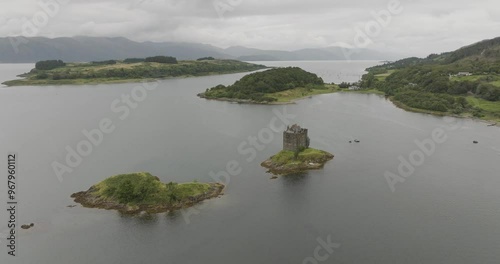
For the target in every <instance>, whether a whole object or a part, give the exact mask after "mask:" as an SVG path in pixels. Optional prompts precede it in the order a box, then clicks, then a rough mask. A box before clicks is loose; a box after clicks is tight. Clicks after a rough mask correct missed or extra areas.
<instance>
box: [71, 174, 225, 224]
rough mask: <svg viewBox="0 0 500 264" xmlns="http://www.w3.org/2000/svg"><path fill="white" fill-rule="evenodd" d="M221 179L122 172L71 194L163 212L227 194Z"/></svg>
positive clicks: (132, 210)
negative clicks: (167, 179)
mask: <svg viewBox="0 0 500 264" xmlns="http://www.w3.org/2000/svg"><path fill="white" fill-rule="evenodd" d="M223 190H224V185H223V184H221V183H198V182H190V183H180V184H178V183H174V182H170V183H162V182H160V179H159V178H158V177H156V176H153V175H151V174H150V173H147V172H140V173H131V174H121V175H116V176H113V177H110V178H107V179H105V180H104V181H102V182H100V183H98V184H96V185H94V186H92V187H90V189H88V190H87V191H83V192H77V193H74V194H72V195H71V197H72V198H74V200H75V202H77V203H80V204H82V205H83V206H84V207H89V208H100V209H107V210H118V211H120V212H122V213H127V214H136V213H140V212H147V213H161V212H167V211H172V210H177V209H181V208H186V207H191V206H193V205H195V204H197V203H199V202H201V201H204V200H207V199H211V198H215V197H218V196H219V195H222V194H223Z"/></svg>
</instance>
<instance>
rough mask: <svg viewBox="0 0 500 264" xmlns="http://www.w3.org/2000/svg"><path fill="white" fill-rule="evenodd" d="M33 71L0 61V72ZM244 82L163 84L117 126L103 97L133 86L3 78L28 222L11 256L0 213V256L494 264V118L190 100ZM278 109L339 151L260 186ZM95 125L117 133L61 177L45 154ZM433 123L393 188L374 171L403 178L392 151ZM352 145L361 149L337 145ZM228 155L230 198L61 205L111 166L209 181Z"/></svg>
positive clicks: (6, 143) (497, 221)
mask: <svg viewBox="0 0 500 264" xmlns="http://www.w3.org/2000/svg"><path fill="white" fill-rule="evenodd" d="M260 63H263V64H266V65H269V66H300V67H303V68H304V69H306V70H309V71H312V72H315V73H317V74H318V75H320V76H321V77H323V78H324V80H325V81H327V82H336V83H338V82H340V81H350V82H352V81H356V80H358V79H359V76H361V75H362V74H363V69H364V68H366V67H368V66H372V65H375V64H377V62H373V61H361V62H260ZM32 67H33V65H31V64H15V65H11V64H0V81H5V80H8V79H12V78H14V77H15V75H16V74H19V73H22V72H26V71H29V70H30V69H31V68H32ZM244 75H245V73H241V74H230V75H220V76H207V77H197V78H187V79H168V80H162V81H159V82H158V87H157V88H156V89H154V90H151V91H148V92H147V95H146V97H145V98H144V100H143V101H141V102H138V103H137V106H136V107H135V108H129V109H130V113H129V115H128V116H127V117H126V118H124V119H123V120H121V119H120V116H121V114H122V112H119V113H116V112H114V111H113V110H112V109H111V105H112V103H113V102H114V101H115V100H121V97H122V96H123V95H128V94H131V93H132V91H133V89H134V87H135V86H137V85H140V84H112V85H95V86H56V87H14V88H7V87H1V89H0V117H1V118H0V120H1V125H0V144H1V149H2V151H3V153H4V154H3V155H4V158H3V161H0V170H1V171H3V172H6V164H7V158H6V154H7V152H8V151H14V152H17V153H18V166H19V178H18V183H17V184H18V185H17V188H18V200H19V208H18V215H17V218H18V221H19V222H20V224H27V223H31V222H33V223H35V227H34V228H33V229H30V230H18V241H17V242H18V245H17V246H18V248H17V255H18V256H17V257H10V256H8V255H7V249H6V247H5V243H6V241H5V232H6V231H7V229H6V224H7V221H8V219H7V212H6V211H5V210H1V213H0V232H2V233H3V235H1V236H0V239H1V241H2V243H0V246H1V251H0V263H2V264H3V263H25V264H31V263H33V264H44V263H47V264H49V263H50V264H53V263H72V264H83V263H106V264H111V263H207V264H212V263H213V264H215V263H242V264H244V263H252V264H253V263H273V264H274V263H315V262H312V259H314V258H315V251H316V252H318V251H317V250H316V249H317V248H318V247H321V245H322V244H324V243H322V241H328V240H330V241H331V242H332V243H334V244H335V248H334V249H333V250H331V251H330V252H328V251H327V250H320V251H319V254H320V257H321V260H319V259H316V260H315V261H316V262H317V263H357V264H360V263H384V264H385V263H409V264H417V263H426V264H429V263H454V264H457V263H464V264H466V263H467V264H469V263H500V253H498V252H500V192H499V190H500V173H499V171H500V137H499V135H500V130H499V128H498V127H487V126H486V124H484V123H482V122H477V121H473V120H468V119H459V120H453V119H450V118H444V117H435V116H431V115H424V114H416V113H410V112H406V111H404V110H401V109H398V108H396V107H395V106H394V105H393V104H392V103H391V102H390V101H388V100H386V99H385V98H384V97H380V96H377V95H369V94H351V93H336V94H327V95H319V96H315V97H312V98H307V99H304V100H300V101H298V102H297V103H296V104H293V105H287V106H263V105H244V104H233V103H228V102H218V101H207V100H204V99H200V98H198V97H196V94H197V93H200V92H202V91H204V90H205V89H206V88H210V87H212V86H215V85H218V84H225V85H227V84H232V83H233V82H235V81H236V80H238V79H239V78H241V77H242V76H244ZM120 105H121V104H120ZM277 112H279V113H283V112H286V113H288V115H290V118H289V119H290V120H289V121H290V122H291V123H298V124H300V125H302V126H304V127H307V128H308V129H309V136H310V138H311V147H314V148H319V149H323V150H326V151H329V152H332V153H333V154H334V155H335V159H334V160H332V161H330V162H328V163H327V164H326V166H325V168H324V169H323V170H318V171H310V172H307V173H304V174H300V175H293V176H287V177H280V178H278V179H276V180H271V179H270V175H269V174H267V173H266V170H265V169H263V168H261V167H260V163H261V162H262V161H264V160H265V159H267V158H268V157H270V156H271V155H273V154H275V153H276V152H278V151H279V150H280V149H281V147H282V135H281V131H280V132H278V133H273V134H271V135H270V134H269V133H266V132H269V131H271V130H270V129H269V125H270V122H271V121H272V120H276V122H275V125H276V126H280V125H282V123H281V122H282V121H281V119H279V118H278V117H280V116H281V115H282V114H279V115H277V114H276V113H277ZM291 116H293V118H292V117H291ZM103 118H108V119H110V120H111V121H112V122H113V125H114V126H115V130H114V131H113V132H112V133H110V134H106V135H105V136H104V138H103V141H102V143H101V144H99V145H98V146H94V147H93V149H92V151H91V154H90V155H88V156H86V157H83V160H82V161H81V164H79V166H77V167H76V168H74V169H73V171H72V172H71V173H65V174H64V175H63V176H62V181H60V179H58V177H57V176H56V174H55V173H54V170H53V168H52V164H53V162H60V163H62V164H64V163H65V161H64V160H65V156H66V155H67V153H68V151H67V150H66V148H67V147H69V148H73V149H74V148H76V147H77V145H78V144H79V142H81V141H82V140H85V136H84V134H83V133H82V131H83V130H88V131H91V130H93V129H96V128H98V127H99V122H100V121H101V120H102V119H103ZM436 129H441V131H444V135H445V140H444V142H442V143H434V144H435V148H434V151H432V153H430V154H429V155H427V154H425V155H424V156H421V157H423V159H420V160H418V162H419V164H418V166H414V172H413V173H411V175H409V176H408V177H406V178H405V179H404V182H399V183H397V184H396V185H395V190H394V192H393V191H392V190H391V188H390V187H389V184H388V182H387V180H386V178H385V176H384V175H386V174H387V172H391V173H394V174H396V175H397V174H399V173H398V166H399V165H400V163H401V161H400V159H404V160H410V156H411V157H413V158H414V159H415V157H418V153H417V152H419V151H420V150H419V147H418V146H417V144H416V143H415V141H418V142H423V141H426V142H428V141H429V140H431V139H432V133H433V131H435V130H436ZM263 131H266V132H263ZM259 135H260V136H261V137H264V138H265V141H266V144H264V143H262V142H259V146H258V149H257V148H255V157H253V156H252V155H251V154H248V153H249V152H248V151H249V148H250V147H249V146H250V143H249V142H250V141H251V138H252V137H257V138H259ZM249 137H250V138H249ZM354 139H358V140H360V141H361V142H360V143H359V144H354V143H349V141H350V140H354ZM474 140H477V141H479V144H473V143H472V141H474ZM245 142H247V143H245ZM242 144H244V145H243V147H241V149H240V151H239V150H238V148H239V146H240V145H242ZM242 150H243V151H242ZM420 152H421V151H420ZM415 153H417V154H415ZM421 153H423V152H421ZM235 162H236V163H237V164H238V169H239V171H238V173H235V175H234V176H230V177H229V178H227V177H226V178H220V179H221V180H224V181H226V182H227V183H228V184H227V190H226V194H225V195H224V196H222V197H221V198H217V199H212V200H210V201H206V202H204V203H203V204H202V205H200V206H197V207H195V208H193V209H192V210H186V211H177V212H174V213H169V214H157V215H152V216H142V217H130V216H122V215H120V214H119V213H117V212H114V211H105V210H99V209H87V208H82V207H81V206H77V207H74V208H69V207H67V205H71V204H74V203H73V201H72V199H71V198H70V195H71V194H72V193H74V192H77V191H82V190H86V189H88V188H89V187H90V186H91V185H93V184H95V183H97V182H99V181H101V180H103V179H105V178H107V177H109V176H112V175H115V174H120V173H128V172H135V171H149V172H151V173H152V174H154V175H157V176H159V177H160V178H161V180H162V181H164V182H169V181H178V182H185V181H193V180H198V181H200V182H210V181H214V177H213V176H211V174H212V175H214V174H217V173H218V172H220V171H228V170H227V168H226V167H227V165H228V164H234V163H235ZM231 171H232V170H231ZM0 175H4V176H5V175H6V173H2V174H0ZM2 181H4V182H2V183H0V191H1V192H0V193H1V195H2V197H1V198H0V201H2V203H4V204H5V203H6V198H7V197H6V196H7V195H6V192H7V188H6V181H7V179H6V177H2ZM316 257H318V255H316ZM325 258H326V260H325ZM322 260H323V261H322Z"/></svg>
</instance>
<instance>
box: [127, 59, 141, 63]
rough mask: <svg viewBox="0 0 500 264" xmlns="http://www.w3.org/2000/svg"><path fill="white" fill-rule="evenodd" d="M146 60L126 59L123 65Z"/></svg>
mask: <svg viewBox="0 0 500 264" xmlns="http://www.w3.org/2000/svg"><path fill="white" fill-rule="evenodd" d="M144 60H145V59H144V58H126V59H124V60H123V63H138V62H143V61H144Z"/></svg>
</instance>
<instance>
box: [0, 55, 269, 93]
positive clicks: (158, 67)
mask: <svg viewBox="0 0 500 264" xmlns="http://www.w3.org/2000/svg"><path fill="white" fill-rule="evenodd" d="M266 68H267V67H266V66H264V65H258V64H253V63H247V62H242V61H237V60H218V59H214V58H210V57H208V58H201V59H199V60H196V61H177V59H176V58H173V57H165V56H156V57H150V58H145V59H134V58H132V59H125V60H122V61H118V60H108V61H96V62H88V63H65V62H63V61H60V60H51V61H40V62H37V63H36V65H35V68H34V69H32V70H31V71H30V72H29V73H25V74H21V75H19V77H23V78H22V79H18V80H11V81H6V82H4V83H3V84H4V85H7V86H34V85H40V86H43V85H84V84H107V83H128V82H141V81H153V80H157V79H165V78H173V77H191V76H205V75H216V74H229V73H238V72H251V71H256V70H261V69H266Z"/></svg>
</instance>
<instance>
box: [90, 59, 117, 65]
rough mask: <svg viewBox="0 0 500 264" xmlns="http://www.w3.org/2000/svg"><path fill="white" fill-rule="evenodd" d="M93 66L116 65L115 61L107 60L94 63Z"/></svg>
mask: <svg viewBox="0 0 500 264" xmlns="http://www.w3.org/2000/svg"><path fill="white" fill-rule="evenodd" d="M92 64H93V65H114V64H116V61H115V60H105V61H93V62H92Z"/></svg>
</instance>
